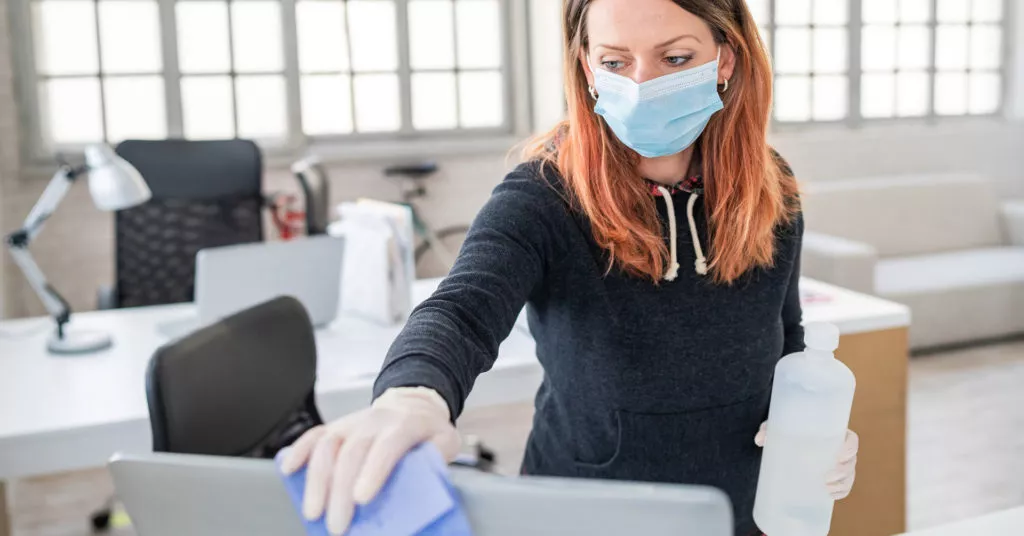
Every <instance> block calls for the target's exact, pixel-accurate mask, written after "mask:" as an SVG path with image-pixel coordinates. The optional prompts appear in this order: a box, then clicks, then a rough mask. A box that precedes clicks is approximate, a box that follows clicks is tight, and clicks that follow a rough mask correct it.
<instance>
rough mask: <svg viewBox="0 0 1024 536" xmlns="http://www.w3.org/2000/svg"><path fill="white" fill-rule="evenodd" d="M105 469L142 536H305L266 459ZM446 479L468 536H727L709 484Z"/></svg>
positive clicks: (141, 461)
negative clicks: (469, 532)
mask: <svg viewBox="0 0 1024 536" xmlns="http://www.w3.org/2000/svg"><path fill="white" fill-rule="evenodd" d="M110 472H111V475H112V476H113V478H114V485H115V487H116V488H117V496H118V498H119V499H121V501H122V502H123V503H124V506H125V508H126V509H127V511H128V515H129V517H131V519H132V522H133V524H134V526H135V529H136V531H137V533H138V535H139V536H181V535H183V534H188V535H189V536H229V535H236V534H237V535H240V536H241V535H245V536H304V534H305V529H304V527H303V524H302V521H301V520H300V517H299V514H298V513H297V512H296V511H295V509H294V507H293V506H292V503H291V500H290V499H289V497H288V493H287V492H286V491H285V487H284V484H283V483H282V481H281V478H280V477H279V476H278V474H277V468H276V467H275V466H274V462H273V461H271V460H254V459H246V458H222V457H208V456H191V455H181V454H160V453H149V454H141V455H117V456H115V457H114V459H113V460H111V462H110ZM451 476H452V481H453V483H454V484H455V487H456V489H457V490H458V493H459V496H460V498H461V500H462V504H463V507H464V509H465V511H466V514H467V516H468V518H469V523H470V525H471V526H472V529H473V536H526V535H529V536H565V535H569V534H581V535H586V536H621V535H624V534H637V535H641V534H642V535H644V536H687V535H692V536H733V529H732V508H731V507H730V505H729V499H728V498H727V497H726V495H725V494H724V493H723V492H721V491H719V490H716V489H713V488H707V487H699V486H672V485H665V484H640V483H627V482H614V481H588V480H573V479H568V480H567V479H553V478H539V477H505V476H498V475H494V474H489V473H482V472H479V471H475V470H472V469H458V468H453V469H452V472H451Z"/></svg>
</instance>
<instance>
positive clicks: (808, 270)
mask: <svg viewBox="0 0 1024 536" xmlns="http://www.w3.org/2000/svg"><path fill="white" fill-rule="evenodd" d="M803 209H804V216H805V219H806V224H807V225H806V228H807V232H806V235H805V237H804V248H803V266H802V267H803V273H804V275H807V276H810V277H813V278H816V279H820V280H822V281H826V282H829V283H833V284H836V285H840V286H843V287H847V288H851V289H854V290H858V291H862V292H867V293H871V294H876V295H879V296H882V297H884V298H887V299H890V300H893V301H897V302H900V303H904V304H906V305H908V306H909V307H910V309H911V313H912V317H913V322H912V325H911V329H910V344H911V347H912V348H915V349H920V348H929V347H937V346H945V345H950V344H957V343H963V342H970V341H974V340H983V339H990V338H996V337H1003V336H1007V335H1013V334H1024V200H1017V201H1009V200H1004V201H1001V200H1000V199H999V198H998V197H997V195H996V193H995V190H994V188H993V186H992V184H991V183H990V182H989V181H986V180H984V179H982V178H980V177H976V176H970V175H940V176H914V177H880V178H871V179H851V180H842V181H834V182H819V183H812V184H807V185H805V187H804V191H803Z"/></svg>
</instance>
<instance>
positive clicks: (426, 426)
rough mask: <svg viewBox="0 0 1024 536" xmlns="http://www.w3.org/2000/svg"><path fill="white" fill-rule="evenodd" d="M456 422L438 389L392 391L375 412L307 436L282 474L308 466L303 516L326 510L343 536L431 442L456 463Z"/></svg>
mask: <svg viewBox="0 0 1024 536" xmlns="http://www.w3.org/2000/svg"><path fill="white" fill-rule="evenodd" d="M450 418H451V415H450V412H449V410H448V404H447V403H446V402H445V401H444V399H443V398H441V395H439V394H437V392H436V391H434V390H432V389H426V388H419V387H413V388H396V389H389V390H387V391H385V392H384V394H383V395H381V396H380V397H379V398H378V399H377V400H376V401H375V402H374V403H373V406H371V407H370V408H367V409H364V410H361V411H357V412H355V413H352V414H350V415H346V416H345V417H342V418H341V419H338V420H336V421H334V422H332V423H329V424H326V425H321V426H317V427H316V428H313V429H311V430H309V431H308V432H306V433H305V434H304V435H303V436H302V437H300V438H299V440H298V441H296V442H295V444H294V445H292V447H291V452H289V453H288V455H287V457H286V458H285V459H284V461H283V463H282V465H281V470H282V471H283V472H284V473H285V474H292V473H294V472H295V471H298V470H299V469H300V468H302V466H304V465H307V464H308V467H307V472H306V490H305V493H304V495H303V505H302V513H303V515H304V516H305V517H306V519H308V520H311V521H312V520H316V519H319V518H320V517H321V516H322V515H324V512H325V510H326V522H327V530H328V531H330V532H331V534H336V535H338V536H340V535H341V534H343V533H344V532H345V531H346V530H347V529H348V527H349V524H350V523H351V522H352V516H353V514H354V513H355V504H357V503H358V504H366V503H368V502H370V501H372V500H373V498H374V497H376V495H377V493H378V492H380V489H381V488H382V487H383V486H384V483H385V482H386V481H387V479H388V477H389V476H390V475H391V472H392V471H393V470H394V468H395V465H397V464H398V462H399V460H401V458H402V457H403V456H404V455H405V454H406V453H407V452H409V451H410V450H412V448H413V447H415V446H417V445H419V444H420V443H423V442H425V441H429V442H431V443H433V444H434V445H435V446H436V447H437V449H438V450H439V451H440V452H441V454H442V455H443V456H444V457H445V459H446V460H447V461H449V462H451V461H453V460H454V459H455V457H456V456H457V455H458V454H459V449H460V448H461V440H460V438H459V434H458V432H456V431H455V427H454V426H452V424H451V421H450Z"/></svg>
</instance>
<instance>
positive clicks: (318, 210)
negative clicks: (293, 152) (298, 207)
mask: <svg viewBox="0 0 1024 536" xmlns="http://www.w3.org/2000/svg"><path fill="white" fill-rule="evenodd" d="M292 174H294V175H295V178H296V179H298V181H299V185H300V186H301V187H302V193H303V194H304V195H305V196H306V234H308V235H309V236H313V235H322V234H327V225H328V224H330V223H331V207H330V203H331V188H330V180H329V178H328V177H327V170H326V169H324V166H323V164H321V163H320V159H319V158H317V157H315V156H309V157H306V158H304V159H302V160H299V161H298V162H296V163H295V164H293V165H292Z"/></svg>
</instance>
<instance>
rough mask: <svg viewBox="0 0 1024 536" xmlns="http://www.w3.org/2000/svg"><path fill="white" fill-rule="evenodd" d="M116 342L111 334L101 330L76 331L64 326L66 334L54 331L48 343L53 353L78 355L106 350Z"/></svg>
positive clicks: (47, 346)
mask: <svg viewBox="0 0 1024 536" xmlns="http://www.w3.org/2000/svg"><path fill="white" fill-rule="evenodd" d="M112 344H114V341H113V339H111V337H110V334H108V333H103V332H99V331H76V330H74V329H68V328H64V336H63V337H59V336H58V335H57V334H56V333H54V334H53V335H52V336H51V337H50V340H49V341H48V342H47V344H46V348H47V349H48V350H50V353H52V354H60V355H78V354H89V353H93V352H99V351H100V350H106V349H107V348H110V346H111V345H112Z"/></svg>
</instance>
